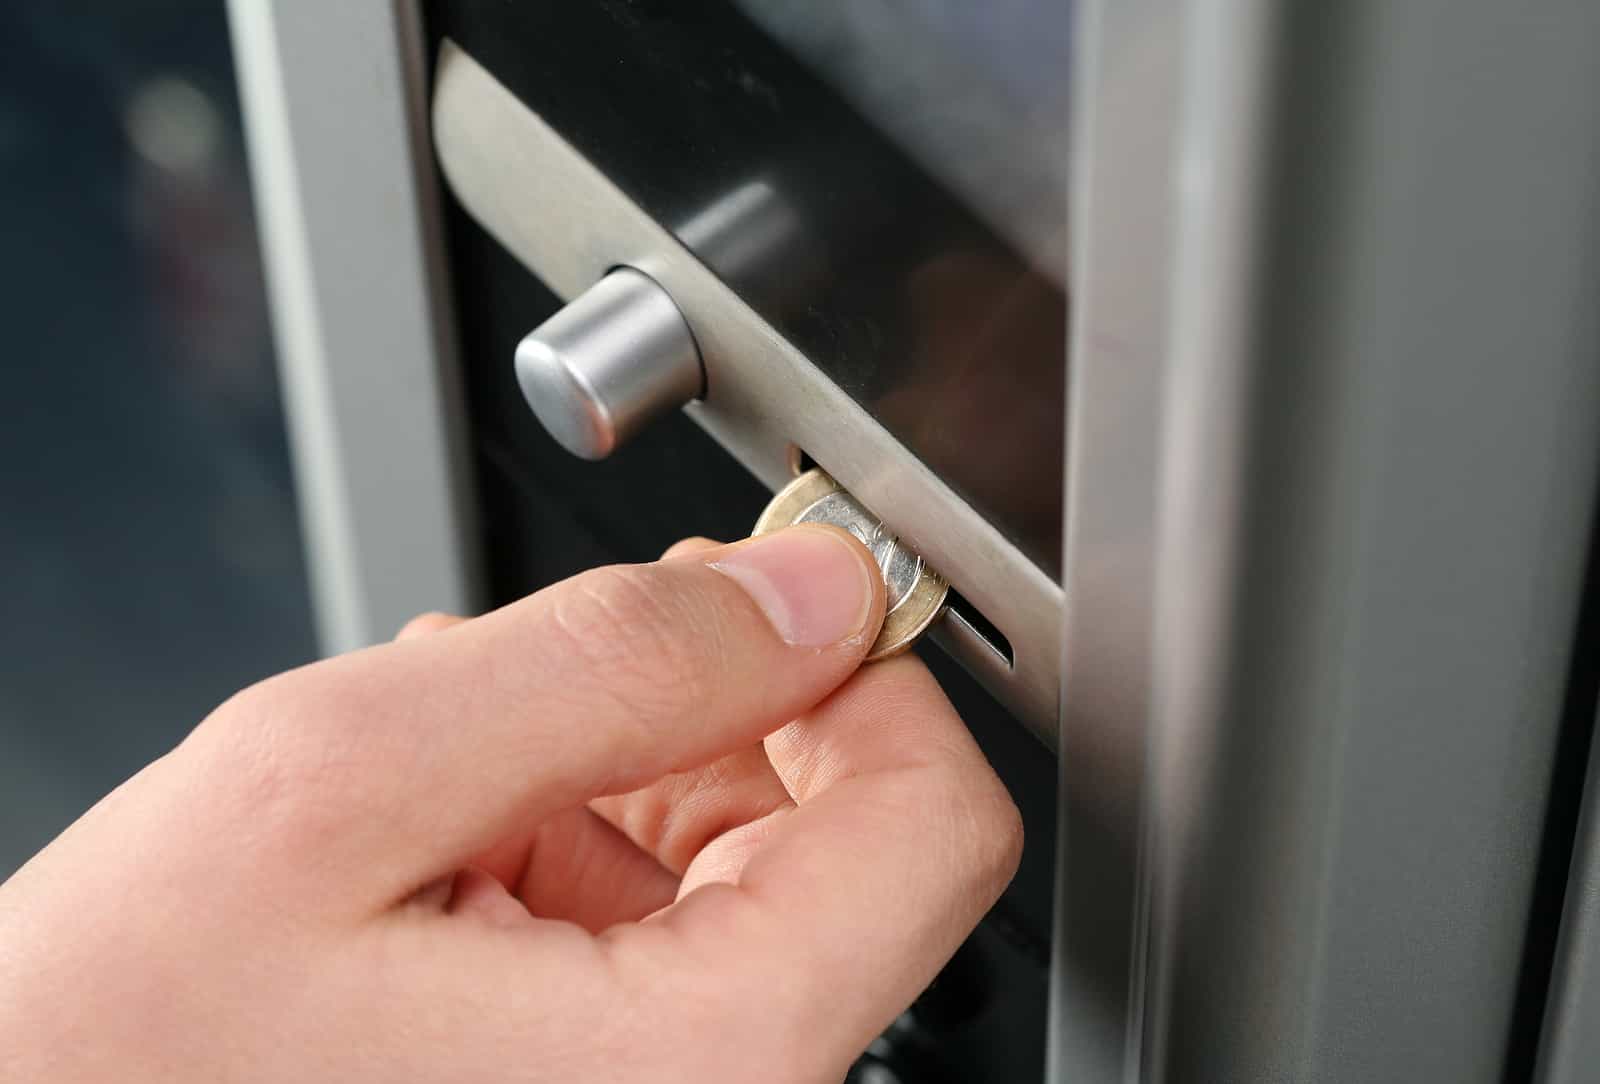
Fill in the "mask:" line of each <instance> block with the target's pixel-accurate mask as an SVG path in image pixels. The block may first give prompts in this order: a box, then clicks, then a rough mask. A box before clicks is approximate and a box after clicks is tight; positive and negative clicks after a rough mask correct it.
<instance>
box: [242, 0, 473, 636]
mask: <svg viewBox="0 0 1600 1084" xmlns="http://www.w3.org/2000/svg"><path fill="white" fill-rule="evenodd" d="M229 20H230V25H231V28H232V36H233V43H234V56H235V63H236V65H237V68H238V73H239V84H240V91H241V97H242V100H243V107H244V114H245V120H246V130H247V132H248V135H249V151H250V161H251V172H252V177H253V181H254V187H255V198H256V206H257V210H258V215H259V219H260V225H261V234H262V243H263V248H264V250H265V255H266V264H267V283H268V289H269V293H270V296H271V300H272V306H273V312H274V323H275V326H276V330H277V341H278V354H279V365H280V369H281V372H282V378H283V388H284V396H285V405H286V407H287V412H288V416H289V427H290V445H291V451H292V454H293V460H294V466H295V474H296V482H297V488H298V490H299V493H300V501H301V509H302V519H303V523H304V526H305V534H306V545H307V549H308V553H309V557H310V561H309V566H310V570H311V580H312V593H313V601H314V604H315V610H316V614H317V621H318V631H319V635H320V638H321V643H322V647H323V650H324V651H327V652H330V653H332V652H338V651H344V650H348V649H350V648H354V647H359V646H361V645H364V644H368V643H372V642H374V641H377V640H382V639H386V638H388V637H389V636H391V635H393V633H394V631H395V630H396V629H397V628H398V627H399V626H400V625H401V624H402V623H403V622H404V621H405V620H406V619H407V618H409V617H410V616H412V615H414V614H416V613H419V612H422V611H425V610H447V611H453V612H469V611H471V610H473V609H474V608H475V606H476V604H477V602H478V597H477V591H476V589H475V568H474V565H475V561H474V552H475V547H474V543H473V540H472V533H471V527H470V525H471V518H472V517H471V511H472V509H471V500H470V494H471V487H470V485H469V484H468V477H467V472H466V470H465V465H464V442H463V440H462V432H463V422H462V410H461V403H460V398H461V397H460V392H459V380H458V374H457V371H456V366H455V353H454V349H453V342H452V334H453V317H452V314H451V311H450V305H449V289H448V281H447V279H446V273H445V269H444V263H443V253H442V246H441V241H440V237H439V233H438V231H439V225H440V215H439V211H438V194H437V184H436V180H435V173H434V168H433V164H432V154H431V150H430V145H429V140H428V134H427V113H426V109H427V105H426V77H425V64H424V58H423V53H422V48H421V19H420V13H419V11H418V8H417V5H416V3H415V0H391V2H389V3H333V4H330V3H324V2H321V0H230V3H229Z"/></svg>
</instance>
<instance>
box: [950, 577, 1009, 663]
mask: <svg viewBox="0 0 1600 1084" xmlns="http://www.w3.org/2000/svg"><path fill="white" fill-rule="evenodd" d="M944 606H945V610H944V617H945V620H946V621H954V622H959V623H960V624H962V625H965V626H966V629H967V631H968V632H970V633H972V635H973V636H974V637H975V638H976V639H977V640H978V641H979V642H980V643H982V644H983V646H985V647H987V648H988V649H989V650H990V651H993V652H994V653H995V654H996V655H998V656H999V657H1000V658H1001V659H1002V660H1004V661H1005V664H1006V669H1008V670H1009V669H1011V668H1012V667H1013V666H1015V665H1016V664H1017V656H1016V654H1015V652H1013V651H1012V648H1011V641H1010V640H1008V639H1006V634H1005V633H1003V632H1001V631H1000V629H999V627H998V626H996V625H995V623H994V622H993V621H990V620H989V619H988V618H987V617H985V616H983V611H982V610H980V609H978V608H977V607H976V606H974V605H973V604H972V603H970V602H968V601H967V600H966V599H965V598H963V597H962V595H961V592H959V591H957V590H956V589H955V588H954V587H952V588H951V589H950V593H949V594H948V595H946V596H945V603H944Z"/></svg>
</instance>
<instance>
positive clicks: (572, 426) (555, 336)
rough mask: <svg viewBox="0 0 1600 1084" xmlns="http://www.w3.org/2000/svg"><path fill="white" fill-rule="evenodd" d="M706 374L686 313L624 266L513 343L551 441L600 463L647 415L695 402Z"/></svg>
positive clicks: (520, 376)
mask: <svg viewBox="0 0 1600 1084" xmlns="http://www.w3.org/2000/svg"><path fill="white" fill-rule="evenodd" d="M704 382H705V376H704V373H703V372H702V370H701V367H700V351H699V350H698V349H697V348H696V347H695V344H694V336H693V335H692V334H690V332H689V325H688V324H687V323H685V322H684V319H683V314H682V313H681V312H679V311H678V306H677V305H676V304H675V303H674V302H673V300H672V298H671V296H670V295H668V293H667V292H666V291H665V290H663V289H662V288H661V287H660V286H658V285H656V283H655V281H654V280H653V279H651V278H650V277H649V276H648V275H645V274H643V273H641V272H638V271H635V270H634V269H633V268H631V267H621V268H618V269H617V270H615V271H613V272H611V273H610V274H609V275H607V276H606V277H605V278H603V279H601V280H600V281H599V282H597V283H595V284H594V285H593V286H591V287H589V289H588V290H586V291H584V292H583V293H582V294H580V295H579V296H578V297H576V298H574V299H573V300H572V302H571V303H570V304H568V305H567V306H566V307H565V308H563V309H562V310H561V311H560V312H558V313H556V314H555V315H554V316H552V317H550V319H548V320H546V321H545V322H544V323H542V324H540V325H539V326H538V327H537V328H535V329H534V330H533V331H532V332H531V333H530V334H529V335H528V336H527V337H526V338H524V339H523V340H522V342H520V343H518V344H517V383H519V384H520V385H522V394H523V396H524V397H526V399H527V400H528V405H529V406H531V407H532V408H533V412H534V413H535V414H536V415H538V417H539V421H540V422H542V423H543V424H544V427H545V428H546V429H548V430H549V431H550V435H551V436H553V437H555V438H556V440H558V441H560V442H561V445H562V447H564V448H566V449H567V451H569V452H571V453H572V454H573V455H578V456H582V457H583V458H585V459H604V458H605V457H606V456H608V455H610V454H611V453H612V451H613V450H615V449H616V447H617V445H619V444H621V443H622V442H623V441H625V440H627V439H628V438H629V437H631V436H632V435H633V434H634V433H636V432H638V430H639V429H640V427H641V426H643V425H644V424H645V423H646V422H648V421H649V420H650V419H651V418H654V417H655V416H657V415H659V414H662V413H665V412H666V411H668V410H671V409H673V408H675V407H681V406H683V405H684V404H685V403H687V402H688V401H689V400H691V399H694V398H696V397H698V396H699V395H700V394H701V393H702V391H703V389H704Z"/></svg>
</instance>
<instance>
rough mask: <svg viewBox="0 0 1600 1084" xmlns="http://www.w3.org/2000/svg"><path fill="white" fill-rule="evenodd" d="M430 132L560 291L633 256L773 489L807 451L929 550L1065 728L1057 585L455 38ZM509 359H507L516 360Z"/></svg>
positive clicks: (708, 419) (997, 667)
mask: <svg viewBox="0 0 1600 1084" xmlns="http://www.w3.org/2000/svg"><path fill="white" fill-rule="evenodd" d="M433 124H434V140H435V144H436V146H437V149H438V153H439V159H440V162H441V163H442V166H443V169H444V172H445V176H446V178H447V179H448V180H449V182H450V185H451V187H452V189H453V190H454V191H455V193H456V195H457V197H458V198H459V199H460V200H461V202H462V204H463V206H465V207H466V209H467V210H468V211H469V212H470V213H471V214H472V215H473V216H474V217H475V218H476V219H478V221H479V222H481V223H482V224H483V226H484V227H485V229H487V230H488V231H489V232H490V233H491V234H493V235H494V236H495V237H496V238H497V239H499V241H500V242H501V243H502V244H504V245H505V246H506V247H507V248H508V249H509V250H510V251H511V252H512V253H513V254H514V255H515V256H517V258H518V259H520V260H521V261H522V262H523V263H524V264H525V265H526V266H527V267H528V268H529V269H530V270H531V271H532V272H534V273H536V274H537V275H538V276H539V277H540V278H541V279H542V280H543V281H544V282H545V283H546V284H547V285H548V286H549V287H550V288H551V289H552V290H554V291H555V292H556V293H558V294H560V295H561V296H563V297H565V298H569V299H570V298H572V297H574V296H576V295H577V294H579V293H581V292H582V291H583V290H585V289H587V288H588V287H589V286H590V285H592V284H593V283H594V282H595V281H597V280H598V279H599V278H600V276H601V275H603V274H604V273H605V272H606V271H607V270H609V269H610V268H612V267H615V266H618V265H627V266H631V267H636V268H638V269H639V270H641V271H643V272H644V273H646V274H647V275H649V276H650V277H651V278H653V279H655V280H656V281H657V282H659V283H660V284H661V285H662V286H663V287H664V288H665V289H666V290H667V292H668V293H669V294H670V295H671V296H672V298H673V300H674V301H675V302H676V303H677V305H678V307H679V308H680V309H681V310H682V312H683V315H684V318H685V319H686V320H687V321H688V323H689V326H690V328H691V330H692V331H693V332H694V336H695V341H696V342H697V343H698V344H699V346H700V351H701V357H702V360H703V361H704V363H705V369H706V394H705V397H704V399H703V400H701V401H699V402H697V403H694V404H691V405H690V406H689V407H688V408H687V409H688V412H689V414H690V416H691V417H693V418H694V419H695V420H696V421H697V422H699V423H700V425H702V426H703V427H704V428H705V429H706V430H707V431H708V432H709V433H711V435H712V436H714V437H715V438H716V439H717V440H718V441H719V442H721V443H722V445H723V446H724V447H725V448H727V449H728V450H729V452H730V453H731V454H733V455H734V456H735V457H736V458H737V459H739V460H740V461H741V462H742V463H744V464H745V465H746V466H747V467H748V468H749V469H750V470H751V471H752V473H754V474H755V475H756V476H757V477H758V478H760V479H761V480H762V481H763V482H765V483H766V484H767V485H769V486H770V487H772V488H773V489H777V488H779V487H781V486H782V485H783V484H784V483H786V482H787V481H788V479H789V478H790V477H791V473H792V472H791V462H792V459H791V448H792V447H793V446H798V447H800V448H802V449H804V450H805V451H806V452H807V453H808V454H809V455H811V457H812V458H813V459H815V460H816V461H817V463H818V464H820V465H821V466H822V467H824V468H826V469H827V471H828V473H830V474H832V475H833V476H834V477H835V478H837V479H838V480H839V481H840V482H841V483H843V484H844V485H845V486H846V487H847V488H848V489H849V490H850V491H851V492H852V493H854V494H855V496H856V497H857V498H858V499H859V500H860V501H861V502H862V503H863V504H864V505H865V506H866V507H868V508H869V509H871V511H872V512H873V514H875V515H877V516H878V517H880V518H881V519H882V520H883V521H884V523H885V524H886V525H888V527H889V528H890V529H891V530H892V531H893V532H894V533H895V534H897V535H898V536H899V537H901V538H902V539H904V540H905V541H906V542H907V543H908V544H909V545H910V546H911V547H912V548H913V549H914V550H916V551H917V552H919V553H921V554H922V555H923V556H924V557H926V558H927V559H928V561H929V563H930V564H932V565H933V566H934V567H935V568H937V569H939V570H940V571H941V572H942V573H944V575H945V576H946V577H947V578H948V579H949V580H950V582H951V585H952V586H953V587H955V589H956V590H958V591H959V592H961V594H962V595H964V596H965V597H966V598H967V599H968V600H970V601H971V602H972V604H973V605H975V606H976V607H977V608H978V609H979V610H981V611H982V612H983V613H984V614H985V615H986V616H987V617H988V618H989V619H990V620H991V621H992V622H994V624H995V625H996V626H998V628H999V629H1000V631H1001V632H1002V633H1003V634H1004V635H1005V636H1006V638H1007V639H1008V640H1009V641H1010V643H1011V645H1012V648H1013V651H1014V653H1015V665H1014V666H1011V667H1008V666H1007V665H1006V664H1005V660H1004V659H1003V658H1002V657H1000V656H999V655H997V654H996V652H995V651H994V650H993V649H992V648H990V646H989V645H988V644H986V643H985V642H984V641H983V640H982V638H981V637H979V636H977V635H976V634H975V633H974V632H973V630H972V629H971V628H970V627H968V626H966V625H964V624H962V623H959V622H947V623H945V625H944V627H943V628H942V629H941V630H940V635H939V639H940V640H941V642H942V643H944V644H945V645H947V646H948V647H949V648H950V650H951V651H952V653H953V654H955V655H956V656H957V657H958V658H960V659H961V660H962V662H963V663H964V664H965V665H966V666H967V667H968V669H970V670H971V671H972V672H973V673H974V674H975V675H976V676H977V677H978V678H979V679H980V680H982V681H983V682H984V684H985V685H987V686H988V687H989V688H990V689H991V690H992V691H993V692H994V693H995V695H996V696H997V697H998V698H999V699H1000V700H1001V701H1002V702H1004V703H1006V704H1007V705H1008V706H1009V707H1010V708H1011V709H1012V710H1013V711H1015V712H1016V713H1017V714H1018V715H1019V717H1021V718H1022V719H1023V720H1024V721H1025V722H1027V723H1028V724H1029V726H1030V727H1031V728H1033V729H1034V730H1035V732H1036V733H1037V734H1039V736H1040V737H1041V738H1043V739H1044V740H1046V741H1047V742H1053V741H1054V736H1055V729H1056V703H1057V693H1058V681H1057V672H1058V660H1059V651H1060V646H1059V645H1060V617H1061V609H1062V604H1063V596H1062V592H1061V588H1060V587H1059V586H1058V585H1057V584H1056V583H1055V582H1054V581H1052V580H1051V579H1050V578H1049V577H1048V576H1047V575H1045V574H1044V573H1043V572H1042V571H1041V570H1040V569H1039V568H1038V566H1036V565H1035V564H1033V563H1032V562H1031V561H1030V560H1029V559H1028V558H1027V557H1026V556H1025V555H1024V554H1023V553H1022V552H1020V551H1019V550H1018V549H1017V548H1016V546H1014V545H1013V544H1012V543H1011V542H1010V541H1008V540H1007V539H1006V538H1005V537H1004V536H1003V535H1002V534H1001V533H1000V532H999V531H998V530H997V529H996V528H995V527H994V526H993V525H991V524H990V523H989V522H988V521H987V520H986V519H984V518H983V517H982V516H981V515H979V514H978V513H977V512H976V511H975V510H974V509H973V508H972V507H971V506H970V505H969V504H967V503H966V502H965V501H963V500H962V499H961V498H960V497H958V496H957V495H956V494H955V493H954V492H953V491H952V490H951V489H950V488H949V486H947V485H946V484H945V483H944V482H942V481H941V480H940V479H939V478H938V477H937V476H936V475H935V474H933V472H931V471H930V470H928V469H927V468H926V467H925V466H924V465H923V464H922V463H921V462H920V461H918V460H917V459H916V458H915V457H914V456H912V455H911V454H910V453H909V452H907V451H906V449H905V448H904V447H903V446H902V445H901V444H900V443H899V442H898V441H896V440H895V439H894V438H893V437H892V436H890V434H889V433H888V432H887V431H886V430H885V429H884V428H883V427H882V426H881V425H879V424H878V422H877V421H875V420H874V419H873V418H872V417H871V416H870V415H869V414H868V413H867V412H866V411H865V410H863V409H862V408H861V407H860V406H859V405H858V404H857V403H856V402H855V401H854V400H852V399H851V398H850V397H849V396H848V395H847V394H845V393H844V392H843V391H842V390H840V388H839V387H838V386H837V385H836V384H834V383H833V382H832V381H831V380H829V379H828V378H827V377H825V376H824V375H823V374H822V373H821V372H820V371H819V370H818V369H817V368H816V367H815V366H814V365H812V364H811V363H810V362H809V361H808V360H807V359H806V358H805V356H804V355H803V354H801V353H800V352H799V351H798V350H797V349H796V348H795V347H794V346H793V345H792V344H790V343H789V342H788V341H786V340H785V339H784V338H783V337H782V336H781V335H779V334H778V333H777V331H776V330H774V329H773V328H772V327H771V326H770V325H769V324H767V323H766V322H765V321H764V320H762V319H761V318H760V317H759V316H758V315H757V314H756V313H755V311H754V310H752V309H751V308H750V307H749V306H748V305H747V304H746V303H745V302H744V301H742V300H741V299H740V298H739V296H738V295H737V294H735V293H734V292H733V291H732V290H731V289H729V288H728V286H727V285H725V284H724V283H723V282H722V281H721V280H720V279H718V278H717V277H716V276H715V275H713V274H712V273H711V272H710V271H708V270H707V269H706V267H705V266H704V265H703V264H702V263H701V262H700V261H699V260H697V259H696V258H695V257H694V256H693V255H691V254H690V253H689V251H688V250H686V249H685V248H684V247H683V246H682V245H681V244H680V243H679V242H678V241H677V240H676V239H675V238H674V237H673V236H672V235H671V234H670V233H669V232H668V231H667V230H665V229H664V228H662V226H661V225H660V224H658V223H657V222H655V221H654V220H652V219H651V218H650V217H649V216H648V215H647V214H645V212H644V211H643V210H642V209H641V208H639V207H638V205H637V204H635V203H634V202H633V201H631V200H630V199H629V198H628V197H627V196H626V195H624V194H623V193H622V192H621V191H620V190H619V189H618V188H617V187H616V186H615V185H614V184H612V183H611V182H610V180H608V179H607V177H606V176H605V175H604V174H603V173H601V172H600V171H599V170H598V169H596V168H595V167H594V166H593V165H592V164H591V163H590V162H588V161H587V160H586V159H584V158H583V157H582V156H581V155H580V154H578V152H577V151H576V150H574V149H573V148H572V147H571V146H570V145H569V144H568V143H567V142H566V141H564V140H563V139H562V138H561V137H560V136H559V135H558V134H557V133H556V132H555V131H553V130H552V129H551V128H550V127H549V126H548V125H547V124H545V123H544V121H543V120H541V118H540V117H539V116H538V115H537V114H535V113H534V112H533V111H531V110H530V109H528V108H527V107H526V106H524V105H523V104H522V103H521V102H520V101H518V100H517V98H516V97H515V96H514V95H512V94H511V93H510V92H509V91H508V90H506V89H505V88H504V87H503V86H502V85H501V84H500V83H499V82H497V81H496V80H495V79H494V77H493V76H491V75H490V74H489V73H488V72H487V71H486V70H485V69H484V68H483V67H482V66H481V65H479V64H478V63H477V62H476V61H474V60H473V59H472V58H471V57H470V56H468V55H467V54H466V53H464V52H462V51H461V50H460V49H459V48H457V47H455V46H454V45H453V44H452V43H449V42H446V43H445V45H444V47H443V48H442V50H441V52H440V56H439V62H438V69H437V72H436V76H435V86H434V101H433ZM507 363H508V364H509V363H510V362H509V359H508V362H507Z"/></svg>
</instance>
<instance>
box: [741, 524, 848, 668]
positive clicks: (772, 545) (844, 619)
mask: <svg viewBox="0 0 1600 1084" xmlns="http://www.w3.org/2000/svg"><path fill="white" fill-rule="evenodd" d="M711 567H712V568H714V569H716V570H717V571H718V572H720V573H722V574H723V575H724V576H727V577H728V578H729V579H731V580H732V581H733V582H734V583H737V584H738V585H739V586H740V587H742V588H744V591H745V594H747V595H749V596H750V598H751V599H752V600H754V602H755V604H756V605H757V606H759V607H760V608H761V612H762V613H764V614H766V616H767V620H768V621H770V622H771V623H772V627H773V628H774V629H777V630H778V635H779V636H781V637H783V639H784V642H785V643H788V644H793V645H794V646H796V647H825V646H827V645H829V644H837V643H842V642H844V641H847V640H851V639H859V638H861V637H862V636H863V634H864V632H865V627H866V624H867V616H868V615H869V614H870V613H871V611H872V593H873V588H874V582H873V577H875V576H877V575H878V572H877V569H876V568H875V567H873V566H869V565H868V563H867V560H866V558H865V556H864V555H863V554H861V553H860V552H859V551H858V549H857V548H856V547H855V546H854V545H853V544H852V543H851V542H850V540H849V539H848V538H845V537H844V536H843V535H842V534H840V533H838V532H835V531H833V530H830V529H827V528H820V527H791V528H789V529H787V530H783V531H779V532H777V533H776V534H770V535H762V536H761V537H760V538H755V539H751V540H750V541H749V542H746V543H743V544H742V545H739V546H736V547H735V548H733V549H732V550H729V551H728V553H727V554H726V555H725V556H724V557H722V559H721V560H718V561H713V562H712V563H711Z"/></svg>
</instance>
